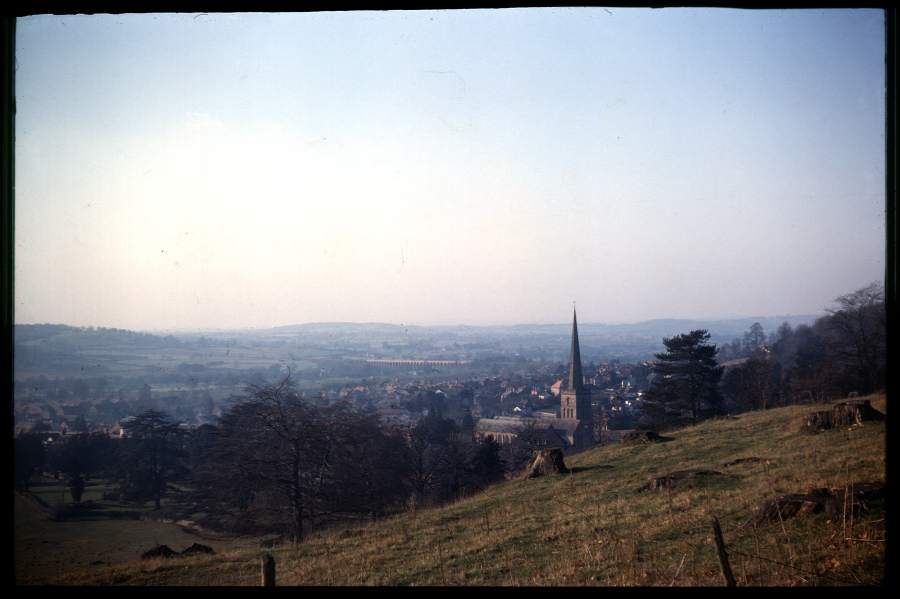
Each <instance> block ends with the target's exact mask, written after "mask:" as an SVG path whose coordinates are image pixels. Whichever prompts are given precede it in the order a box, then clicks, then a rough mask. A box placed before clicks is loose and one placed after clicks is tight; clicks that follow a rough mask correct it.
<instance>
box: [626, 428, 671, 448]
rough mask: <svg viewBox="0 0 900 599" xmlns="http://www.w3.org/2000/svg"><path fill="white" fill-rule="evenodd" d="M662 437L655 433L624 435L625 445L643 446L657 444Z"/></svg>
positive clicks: (632, 432)
mask: <svg viewBox="0 0 900 599" xmlns="http://www.w3.org/2000/svg"><path fill="white" fill-rule="evenodd" d="M659 441H662V437H660V436H659V434H657V433H655V432H654V431H631V432H630V433H625V434H624V435H622V441H621V443H622V444H623V445H643V444H645V443H657V442H659Z"/></svg>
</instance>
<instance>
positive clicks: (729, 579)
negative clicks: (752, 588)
mask: <svg viewBox="0 0 900 599" xmlns="http://www.w3.org/2000/svg"><path fill="white" fill-rule="evenodd" d="M712 526H713V538H714V539H715V541H716V550H717V551H718V553H719V566H720V567H721V568H722V577H723V578H724V579H725V584H726V585H728V586H730V587H733V586H737V583H735V581H734V574H732V573H731V564H729V563H728V553H726V552H725V540H724V539H723V538H722V528H721V527H720V526H719V519H718V518H716V517H715V516H713V519H712Z"/></svg>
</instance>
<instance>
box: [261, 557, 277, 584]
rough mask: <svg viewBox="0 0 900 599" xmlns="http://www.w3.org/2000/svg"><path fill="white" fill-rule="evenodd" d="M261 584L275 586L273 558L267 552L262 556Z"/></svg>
mask: <svg viewBox="0 0 900 599" xmlns="http://www.w3.org/2000/svg"><path fill="white" fill-rule="evenodd" d="M262 586H264V587H273V586H275V558H274V557H272V556H271V555H269V554H268V553H267V554H265V555H264V556H262Z"/></svg>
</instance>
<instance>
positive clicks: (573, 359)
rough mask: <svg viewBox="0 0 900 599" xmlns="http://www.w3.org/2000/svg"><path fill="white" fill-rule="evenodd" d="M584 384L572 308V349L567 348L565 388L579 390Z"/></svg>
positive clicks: (576, 327) (575, 319)
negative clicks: (567, 359)
mask: <svg viewBox="0 0 900 599" xmlns="http://www.w3.org/2000/svg"><path fill="white" fill-rule="evenodd" d="M583 386H584V375H583V374H582V373H581V348H580V347H579V346H578V316H577V315H576V314H575V310H574V309H573V310H572V349H571V350H569V380H568V381H566V389H567V390H580V389H582V388H583Z"/></svg>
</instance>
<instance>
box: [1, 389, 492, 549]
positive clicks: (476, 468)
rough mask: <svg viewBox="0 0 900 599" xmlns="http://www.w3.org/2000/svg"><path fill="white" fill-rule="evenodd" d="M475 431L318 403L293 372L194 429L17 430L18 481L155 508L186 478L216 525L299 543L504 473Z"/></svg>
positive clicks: (152, 424) (159, 416)
mask: <svg viewBox="0 0 900 599" xmlns="http://www.w3.org/2000/svg"><path fill="white" fill-rule="evenodd" d="M472 429H473V427H472V426H471V422H470V426H468V427H460V426H459V425H457V424H456V423H455V422H454V421H453V420H450V419H446V418H443V417H442V416H441V415H440V414H439V413H431V414H429V415H428V416H427V417H425V418H423V419H421V420H420V421H419V422H418V423H417V424H415V425H414V426H412V427H409V428H392V427H389V426H387V425H385V424H384V423H383V422H382V421H380V419H379V418H378V417H377V416H375V415H372V414H366V413H361V412H359V411H356V410H354V409H352V408H351V407H349V406H348V405H347V404H344V403H339V404H334V405H330V406H319V405H313V404H311V403H310V402H308V401H307V400H305V399H304V398H303V397H302V396H301V395H300V394H299V393H297V391H296V390H295V388H294V386H293V384H292V383H291V381H290V379H289V378H287V379H284V380H283V381H281V382H280V383H278V384H268V385H262V386H258V387H252V388H249V389H248V393H247V394H246V395H245V396H244V397H241V398H235V401H234V402H233V403H232V405H231V406H230V407H229V408H228V409H227V411H225V412H224V413H223V415H222V417H221V418H220V419H219V421H218V423H217V424H216V425H215V426H214V425H203V426H200V427H197V428H187V427H184V426H181V425H180V424H179V423H178V422H176V421H174V420H173V419H172V418H171V417H170V416H168V415H167V414H165V413H162V412H158V411H154V410H148V411H146V412H144V413H142V414H140V415H139V416H137V417H135V418H134V419H133V420H132V421H131V422H129V423H128V426H127V431H128V432H127V436H126V437H125V438H123V439H110V438H109V437H107V436H106V435H103V434H96V435H95V434H82V435H67V436H66V437H64V438H60V439H58V440H57V441H55V442H54V443H52V444H50V446H49V447H45V446H44V445H43V444H42V443H41V440H42V439H45V438H46V435H43V436H41V435H38V434H32V435H21V436H20V437H18V438H17V440H16V480H17V485H18V486H20V487H23V488H27V485H28V481H29V479H30V476H31V474H33V473H34V472H36V471H37V472H39V471H42V470H50V471H52V472H59V473H60V474H63V475H64V476H65V477H66V479H67V481H68V483H69V487H70V490H71V494H72V498H73V500H74V501H76V502H78V501H80V500H81V494H82V492H83V489H84V486H85V482H86V481H87V480H88V479H89V478H90V477H92V476H96V475H100V474H102V475H103V476H104V477H105V478H108V479H113V480H117V481H118V482H119V486H120V493H121V497H122V499H125V500H132V501H136V502H146V501H152V502H153V504H154V506H155V507H156V508H157V509H159V508H160V506H161V502H162V499H163V498H164V497H165V496H166V495H167V493H169V492H171V491H172V489H173V483H181V484H182V485H183V486H185V487H187V488H190V489H191V491H190V497H189V500H190V501H191V502H192V504H193V506H194V509H195V510H196V511H202V512H205V513H207V514H209V515H210V516H212V517H213V518H214V519H216V520H217V521H218V522H219V523H223V524H226V525H227V524H228V523H229V522H230V523H232V524H234V525H236V526H237V525H239V526H241V527H243V529H244V530H253V531H256V532H261V531H273V532H275V531H281V532H284V531H289V534H288V535H287V536H290V537H291V538H293V539H295V540H299V539H302V538H303V537H304V535H305V534H307V533H308V532H309V530H310V529H312V528H317V527H320V526H323V525H327V524H328V523H331V522H334V521H338V520H347V519H360V518H366V519H369V518H371V519H374V518H378V517H379V516H382V515H385V514H388V513H391V512H394V511H399V510H404V509H407V508H408V507H409V506H410V504H412V505H416V506H420V505H427V504H434V503H441V502H445V501H449V500H454V499H457V498H459V497H460V496H463V495H465V494H468V493H471V492H474V491H476V490H480V489H482V488H484V487H485V486H487V485H489V484H491V483H492V482H495V481H497V480H500V479H502V478H503V476H504V472H505V467H504V466H505V465H504V462H503V461H502V459H501V457H500V447H499V446H498V445H497V444H496V443H495V442H494V441H492V440H485V441H476V440H475V439H474V437H473V430H472Z"/></svg>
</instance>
